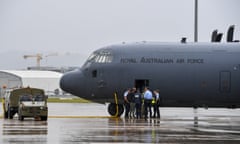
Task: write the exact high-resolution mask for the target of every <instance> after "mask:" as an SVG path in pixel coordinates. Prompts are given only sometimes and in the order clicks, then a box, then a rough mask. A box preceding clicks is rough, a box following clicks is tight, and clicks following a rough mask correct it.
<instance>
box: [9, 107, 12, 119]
mask: <svg viewBox="0 0 240 144" xmlns="http://www.w3.org/2000/svg"><path fill="white" fill-rule="evenodd" d="M8 118H9V119H13V115H12V112H11V110H10V107H9V106H8Z"/></svg>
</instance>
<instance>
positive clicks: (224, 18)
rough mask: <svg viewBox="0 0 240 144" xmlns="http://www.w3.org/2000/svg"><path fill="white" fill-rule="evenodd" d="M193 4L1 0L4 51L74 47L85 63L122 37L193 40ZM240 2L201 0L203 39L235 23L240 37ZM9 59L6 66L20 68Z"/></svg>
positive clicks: (0, 47)
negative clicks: (101, 48)
mask: <svg viewBox="0 0 240 144" xmlns="http://www.w3.org/2000/svg"><path fill="white" fill-rule="evenodd" d="M193 6H194V0H0V56H1V54H5V53H7V52H8V53H14V52H18V53H21V54H22V53H33V54H34V53H52V52H61V53H66V52H70V53H78V54H79V55H80V57H81V59H80V60H79V62H78V63H79V65H81V64H82V63H83V60H85V59H86V58H87V57H88V55H89V54H90V53H91V52H92V51H93V50H96V49H97V48H100V47H103V46H106V45H109V44H115V43H121V42H122V41H125V42H132V41H143V40H146V41H163V42H176V41H180V38H181V37H183V36H184V37H187V38H188V41H193V15H194V13H193ZM239 6H240V1H239V0H199V41H202V42H208V41H209V40H210V35H211V32H212V30H213V29H216V28H217V29H219V31H221V32H224V33H226V31H227V28H228V26H229V25H231V24H235V25H236V32H235V39H240V16H239V14H240V8H239ZM223 38H224V40H225V39H226V38H225V37H223ZM55 59H56V58H55ZM3 61H4V60H3V59H2V57H0V69H5V68H14V63H12V65H13V66H12V67H9V66H6V64H5V63H3ZM32 61H33V60H32ZM55 61H56V60H55ZM76 61H77V60H75V61H74V62H72V63H71V61H69V62H67V63H64V64H65V65H69V66H71V65H78V63H77V62H76ZM19 62H20V61H19ZM21 62H23V63H26V61H22V59H21ZM34 62H35V61H34ZM49 63H50V62H49ZM50 64H51V65H59V66H60V64H61V62H60V64H56V63H50ZM24 66H25V65H24ZM16 68H19V66H16Z"/></svg>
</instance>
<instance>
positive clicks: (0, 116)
mask: <svg viewBox="0 0 240 144" xmlns="http://www.w3.org/2000/svg"><path fill="white" fill-rule="evenodd" d="M2 118H3V115H0V119H2ZM48 118H116V117H114V116H48Z"/></svg>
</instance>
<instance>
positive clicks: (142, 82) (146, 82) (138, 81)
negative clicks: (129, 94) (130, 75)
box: [135, 79, 149, 93]
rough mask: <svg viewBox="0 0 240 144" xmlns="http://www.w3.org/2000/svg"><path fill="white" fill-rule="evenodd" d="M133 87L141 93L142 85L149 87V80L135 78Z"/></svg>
mask: <svg viewBox="0 0 240 144" xmlns="http://www.w3.org/2000/svg"><path fill="white" fill-rule="evenodd" d="M135 87H136V88H137V89H139V90H140V92H141V93H142V92H143V90H144V87H149V80H147V79H136V80H135Z"/></svg>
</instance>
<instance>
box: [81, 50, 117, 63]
mask: <svg viewBox="0 0 240 144" xmlns="http://www.w3.org/2000/svg"><path fill="white" fill-rule="evenodd" d="M112 59H113V56H112V54H111V52H110V51H109V50H102V51H96V52H94V53H92V54H91V55H90V57H89V58H88V59H87V62H86V64H88V63H111V62H112Z"/></svg>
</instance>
